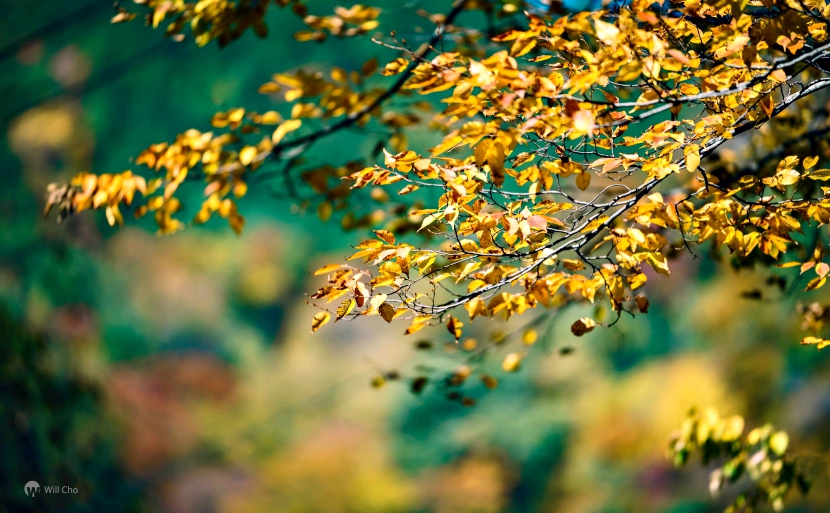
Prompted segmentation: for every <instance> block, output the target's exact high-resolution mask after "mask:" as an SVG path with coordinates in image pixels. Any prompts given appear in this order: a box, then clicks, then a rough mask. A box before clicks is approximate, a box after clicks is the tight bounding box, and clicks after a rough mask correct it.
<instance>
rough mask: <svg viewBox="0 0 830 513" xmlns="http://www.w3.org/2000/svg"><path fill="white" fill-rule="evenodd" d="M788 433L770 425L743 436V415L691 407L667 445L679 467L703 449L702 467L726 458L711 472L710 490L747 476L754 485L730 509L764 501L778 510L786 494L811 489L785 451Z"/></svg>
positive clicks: (750, 508)
mask: <svg viewBox="0 0 830 513" xmlns="http://www.w3.org/2000/svg"><path fill="white" fill-rule="evenodd" d="M789 443H790V437H789V435H787V433H786V432H785V431H777V430H775V428H774V427H773V426H772V425H771V424H767V425H765V426H763V427H760V428H755V429H753V430H752V431H750V432H749V433H747V434H744V419H743V417H740V416H738V415H735V416H732V417H729V418H726V419H722V418H720V417H719V416H718V413H717V412H716V411H715V410H711V409H709V410H706V411H704V412H702V413H700V412H698V411H696V410H693V411H692V412H691V413H690V414H689V417H688V418H687V419H686V420H685V421H684V422H683V425H682V426H681V428H680V429H679V430H678V431H677V432H676V433H675V434H674V435H672V439H671V442H670V445H669V448H670V452H671V457H672V458H673V459H674V463H675V465H677V466H682V465H685V464H686V463H687V462H688V461H689V459H690V458H691V457H692V456H693V455H694V454H695V453H700V458H701V459H702V461H703V464H704V465H707V464H709V463H710V462H712V461H718V460H721V461H723V462H724V463H723V466H721V467H719V468H717V469H715V470H713V471H712V473H711V474H710V475H709V492H710V493H711V494H712V495H715V496H717V495H718V494H719V493H720V491H721V488H723V486H724V484H727V483H735V482H737V481H738V480H740V479H741V478H742V477H744V476H747V477H748V478H749V479H750V480H751V481H752V482H753V489H752V490H750V491H749V492H744V493H741V494H740V495H738V496H737V498H736V499H735V502H734V504H733V505H732V506H730V507H729V508H727V509H726V511H727V513H736V512H741V511H746V512H752V511H756V508H758V507H759V505H762V504H769V505H772V507H773V509H775V511H781V510H783V509H784V499H785V498H786V496H787V494H788V493H789V492H790V491H791V490H793V489H796V488H798V489H799V490H800V491H801V492H802V493H807V490H808V489H809V481H808V477H807V476H806V475H805V474H804V472H803V471H802V470H801V469H799V468H798V466H797V465H796V463H795V462H794V461H793V457H792V455H791V454H790V453H788V452H787V449H788V448H789Z"/></svg>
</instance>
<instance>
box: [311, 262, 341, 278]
mask: <svg viewBox="0 0 830 513" xmlns="http://www.w3.org/2000/svg"><path fill="white" fill-rule="evenodd" d="M341 267H343V265H342V264H329V265H326V266H323V267H321V268H319V269H317V270H316V271H314V276H320V275H321V274H328V273H330V272H332V271H336V270H337V269H340V268H341Z"/></svg>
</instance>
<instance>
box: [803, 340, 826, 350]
mask: <svg viewBox="0 0 830 513" xmlns="http://www.w3.org/2000/svg"><path fill="white" fill-rule="evenodd" d="M801 345H802V346H816V347H818V349H824V348H825V347H827V346H830V340H827V339H826V338H821V337H804V338H803V339H801Z"/></svg>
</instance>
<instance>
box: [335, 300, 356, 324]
mask: <svg viewBox="0 0 830 513" xmlns="http://www.w3.org/2000/svg"><path fill="white" fill-rule="evenodd" d="M355 305H357V301H355V300H354V299H347V300H345V301H343V302H342V303H340V306H339V307H337V316H336V317H335V318H334V322H337V321H339V320H340V319H342V318H343V317H345V316H347V315H349V313H351V311H352V310H354V307H355Z"/></svg>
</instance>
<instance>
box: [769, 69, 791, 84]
mask: <svg viewBox="0 0 830 513" xmlns="http://www.w3.org/2000/svg"><path fill="white" fill-rule="evenodd" d="M769 76H770V78H771V79H773V80H775V81H776V82H786V80H787V72H786V71H784V70H783V69H777V70H775V71H773V72H772V73H770V75H769Z"/></svg>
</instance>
